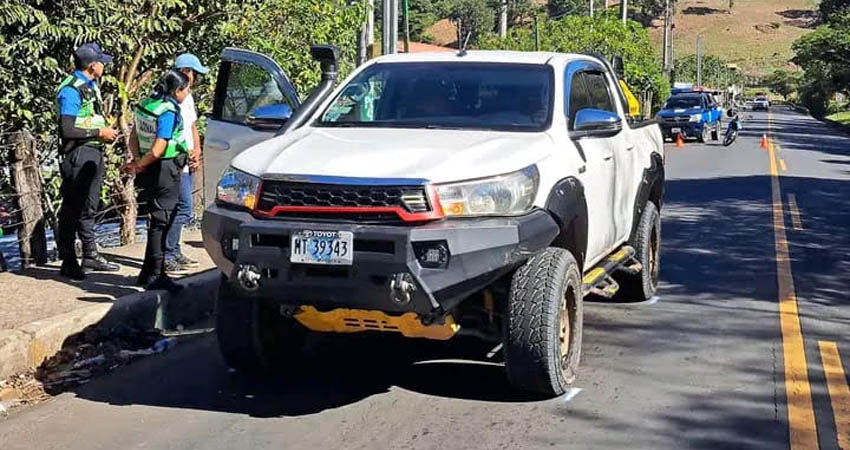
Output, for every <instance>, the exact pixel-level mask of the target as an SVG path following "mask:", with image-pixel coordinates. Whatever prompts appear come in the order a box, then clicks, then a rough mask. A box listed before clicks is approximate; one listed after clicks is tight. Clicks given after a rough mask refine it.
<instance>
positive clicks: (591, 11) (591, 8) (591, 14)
mask: <svg viewBox="0 0 850 450" xmlns="http://www.w3.org/2000/svg"><path fill="white" fill-rule="evenodd" d="M590 17H591V18H592V17H593V0H590Z"/></svg>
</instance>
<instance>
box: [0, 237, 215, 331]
mask: <svg viewBox="0 0 850 450" xmlns="http://www.w3.org/2000/svg"><path fill="white" fill-rule="evenodd" d="M182 248H183V252H184V253H185V254H186V256H188V257H190V258H192V259H195V260H197V261H199V262H200V263H201V267H200V268H197V269H193V270H192V271H191V273H189V274H188V275H192V274H195V273H200V272H203V271H206V270H208V269H211V268H213V267H214V265H213V263H212V260H210V258H209V256H208V255H207V252H206V251H204V248H203V244H202V243H201V232H200V231H198V230H194V231H188V232H186V233H184V244H183V247H182ZM101 252H102V253H103V254H104V255H105V256H106V258H107V259H109V260H110V261H112V262H115V263H118V264H119V265H121V271H120V272H108V273H107V272H90V273H89V274H88V277H87V278H86V280H85V281H82V282H74V281H70V280H68V279H66V278H64V277H61V276H59V265H60V262H58V261H57V262H53V263H50V264H48V265H47V266H43V267H32V268H30V269H27V270H26V271H22V272H7V273H0V330H5V329H12V328H16V327H19V326H21V325H24V324H27V323H29V322H33V321H36V320H41V319H46V318H48V317H52V316H55V315H58V314H63V313H67V312H70V311H73V310H75V309H80V308H84V307H86V306H90V305H92V304H95V303H109V302H112V301H114V300H115V299H116V298H117V297H121V296H124V295H128V294H133V293H136V292H140V291H141V290H142V289H141V288H139V287H137V286H136V285H135V281H136V276H137V275H138V274H139V269H140V268H141V266H142V260H143V259H144V253H145V244H143V243H142V244H139V243H137V244H132V245H128V246H125V247H116V248H107V249H102V250H101ZM175 278H178V277H175Z"/></svg>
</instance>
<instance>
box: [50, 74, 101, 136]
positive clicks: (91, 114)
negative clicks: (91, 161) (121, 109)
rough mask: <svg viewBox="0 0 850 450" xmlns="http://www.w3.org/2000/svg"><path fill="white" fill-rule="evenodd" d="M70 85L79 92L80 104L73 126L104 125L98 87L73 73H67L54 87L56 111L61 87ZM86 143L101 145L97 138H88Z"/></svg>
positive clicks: (97, 127)
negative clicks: (56, 86) (90, 84)
mask: <svg viewBox="0 0 850 450" xmlns="http://www.w3.org/2000/svg"><path fill="white" fill-rule="evenodd" d="M66 86H70V87H71V88H72V89H74V90H75V91H77V92H78V93H79V94H80V99H81V101H82V104H81V105H80V112H79V113H77V119H76V120H75V121H74V126H75V127H77V128H82V129H84V130H99V129H101V128H103V127H105V126H106V119H104V118H103V99H102V98H101V96H100V88H99V87H98V86H97V84H95V85H94V86H93V87H92V86H89V84H88V81H87V80H83V79H81V78H77V77H76V76H74V75H68V77H67V78H65V79H64V80H63V81H62V83H61V84H60V85H59V88H58V89H56V96H57V106H56V107H57V113H58V108H59V102H58V96H59V91H61V90H62V88H64V87H66ZM87 145H101V142H100V140H98V139H97V138H94V139H91V140H89V142H87Z"/></svg>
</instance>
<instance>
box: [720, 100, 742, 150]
mask: <svg viewBox="0 0 850 450" xmlns="http://www.w3.org/2000/svg"><path fill="white" fill-rule="evenodd" d="M728 115H729V117H731V118H732V120H731V121H730V122H729V125H727V126H726V135H725V136H723V146H724V147H728V146H730V145H732V143H733V142H735V139H737V138H738V132H740V131H741V130H742V129H743V127H742V126H741V119H740V117H739V116H738V112H737V111H735V110H734V109H730V110H729V112H728Z"/></svg>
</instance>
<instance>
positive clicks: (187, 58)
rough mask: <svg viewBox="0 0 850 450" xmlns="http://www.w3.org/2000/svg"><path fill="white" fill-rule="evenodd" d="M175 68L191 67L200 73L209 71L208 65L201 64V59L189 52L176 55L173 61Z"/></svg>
mask: <svg viewBox="0 0 850 450" xmlns="http://www.w3.org/2000/svg"><path fill="white" fill-rule="evenodd" d="M174 68H175V69H192V70H194V71H195V72H198V73H200V74H205V73H207V72H209V71H210V69H209V68H208V67H205V66H204V65H203V64H201V60H200V59H198V57H197V56H195V55H193V54H191V53H184V54H182V55H180V56H178V57H177V60H176V61H174Z"/></svg>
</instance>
